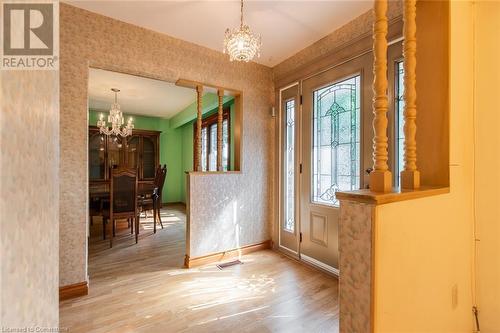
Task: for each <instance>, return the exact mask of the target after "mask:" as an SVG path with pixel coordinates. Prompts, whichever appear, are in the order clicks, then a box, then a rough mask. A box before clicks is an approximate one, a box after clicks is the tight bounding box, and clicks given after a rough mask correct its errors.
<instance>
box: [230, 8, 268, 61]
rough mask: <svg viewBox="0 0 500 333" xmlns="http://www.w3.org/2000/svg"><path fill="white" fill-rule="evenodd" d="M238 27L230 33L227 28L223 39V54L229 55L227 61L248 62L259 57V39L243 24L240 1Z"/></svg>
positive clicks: (258, 36)
mask: <svg viewBox="0 0 500 333" xmlns="http://www.w3.org/2000/svg"><path fill="white" fill-rule="evenodd" d="M240 14H241V16H240V27H239V28H235V29H233V30H232V31H231V30H230V29H229V28H227V29H226V34H225V37H224V53H228V54H229V60H230V61H233V60H237V61H245V62H249V61H250V60H252V59H253V58H254V57H255V56H256V55H257V57H260V46H261V38H260V35H256V34H253V33H252V32H251V31H250V27H249V26H248V25H246V24H243V0H241V12H240Z"/></svg>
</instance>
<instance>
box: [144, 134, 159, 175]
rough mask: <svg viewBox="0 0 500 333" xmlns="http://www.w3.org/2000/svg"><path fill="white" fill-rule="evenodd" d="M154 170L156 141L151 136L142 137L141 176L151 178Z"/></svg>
mask: <svg viewBox="0 0 500 333" xmlns="http://www.w3.org/2000/svg"><path fill="white" fill-rule="evenodd" d="M155 170H156V141H155V139H154V138H152V137H148V136H143V137H142V178H143V179H153V178H154V177H155Z"/></svg>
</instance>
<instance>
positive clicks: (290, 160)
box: [283, 99, 295, 232]
mask: <svg viewBox="0 0 500 333" xmlns="http://www.w3.org/2000/svg"><path fill="white" fill-rule="evenodd" d="M285 113H286V114H285V117H286V123H285V165H284V170H285V223H284V225H283V228H284V229H285V230H286V231H289V232H294V231H295V204H294V200H295V100H294V99H291V100H289V101H287V102H286V103H285Z"/></svg>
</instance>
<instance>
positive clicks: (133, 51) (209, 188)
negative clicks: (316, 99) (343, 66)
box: [60, 3, 274, 285]
mask: <svg viewBox="0 0 500 333" xmlns="http://www.w3.org/2000/svg"><path fill="white" fill-rule="evenodd" d="M60 24H61V26H60V44H61V50H60V56H61V64H60V69H61V76H60V77H61V97H60V98H61V115H60V126H61V139H60V141H61V142H60V150H61V163H60V172H61V174H60V175H61V179H60V191H61V199H60V285H69V284H73V283H78V282H81V281H84V280H86V279H87V219H88V218H87V200H88V199H87V197H88V193H87V192H88V187H87V186H86V184H87V114H88V113H87V83H88V82H87V81H88V68H89V66H91V67H97V68H104V69H108V70H116V71H120V72H126V73H128V74H134V75H142V76H147V77H151V78H156V79H162V80H166V81H170V82H175V81H176V80H177V79H179V78H184V79H189V80H194V81H200V82H205V83H212V84H217V85H221V86H225V87H231V88H233V89H237V90H241V91H243V109H244V110H243V132H242V136H243V138H242V143H243V148H242V161H241V162H242V172H241V174H238V175H229V174H228V175H201V176H199V175H196V174H194V175H193V176H192V177H193V179H194V182H193V186H200V188H199V189H198V188H194V189H193V190H192V191H193V192H194V193H196V195H197V197H196V198H197V199H196V200H202V201H201V202H203V203H205V204H207V205H208V204H209V203H210V204H212V203H213V202H224V200H225V194H226V192H225V191H221V190H220V189H221V188H228V187H229V186H231V190H232V191H236V190H237V191H238V195H239V198H240V200H241V202H239V206H237V216H238V219H239V224H240V227H241V228H242V229H241V230H242V233H241V235H242V237H244V238H242V239H240V243H241V244H242V245H244V244H250V243H254V242H257V241H264V240H267V239H269V238H270V228H271V226H270V224H271V222H270V221H272V220H273V211H274V209H272V207H271V205H270V202H272V200H271V198H272V195H273V193H272V192H273V191H272V189H273V186H274V181H273V178H272V176H271V175H273V172H274V169H273V168H274V120H273V118H271V117H270V107H271V105H272V104H273V101H274V88H273V81H272V71H271V69H270V68H268V67H265V66H262V65H258V64H255V63H236V62H234V63H231V62H229V60H228V58H227V56H224V55H223V54H222V53H221V52H217V51H213V50H210V49H207V48H204V47H201V46H198V45H195V44H192V43H188V42H185V41H182V40H179V39H175V38H173V37H169V36H167V35H163V34H160V33H156V32H153V31H150V30H147V29H143V28H140V27H137V26H133V25H130V24H127V23H123V22H120V21H117V20H113V19H110V18H107V17H104V16H101V15H97V14H94V13H91V12H88V11H85V10H82V9H78V8H75V7H72V6H70V5H67V4H64V3H61V6H60ZM198 178H200V179H199V180H198ZM199 213H202V212H201V211H200V212H199ZM212 213H213V214H217V213H216V212H215V211H214V210H213V211H212ZM197 214H198V212H193V214H192V219H193V222H194V223H196V224H197V226H198V225H199V227H200V230H203V232H207V231H208V232H212V231H213V230H214V228H216V225H214V224H212V223H211V221H212V219H210V218H206V219H204V216H202V215H197ZM217 216H219V217H220V216H225V215H217ZM223 221H225V222H227V223H232V220H230V219H225V220H223ZM248 230H251V232H247V231H248ZM254 230H260V231H259V232H254ZM197 237H199V238H201V239H203V238H204V236H203V235H198V236H197ZM218 246H219V247H218V248H225V247H227V246H232V244H229V243H228V244H222V243H218ZM199 251H202V250H199Z"/></svg>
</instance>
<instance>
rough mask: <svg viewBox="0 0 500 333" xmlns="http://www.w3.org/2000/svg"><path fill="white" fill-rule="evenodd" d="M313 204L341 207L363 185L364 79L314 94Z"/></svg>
mask: <svg viewBox="0 0 500 333" xmlns="http://www.w3.org/2000/svg"><path fill="white" fill-rule="evenodd" d="M313 103H314V105H313V151H312V170H313V172H312V201H313V202H315V203H320V204H326V205H332V206H337V205H338V203H339V202H338V200H337V198H336V196H335V193H336V192H337V191H350V190H356V189H359V186H360V106H361V103H360V76H359V75H358V76H355V77H352V78H349V79H346V80H343V81H341V82H338V83H335V84H332V85H330V86H327V87H325V88H321V89H318V90H316V91H314V95H313Z"/></svg>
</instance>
